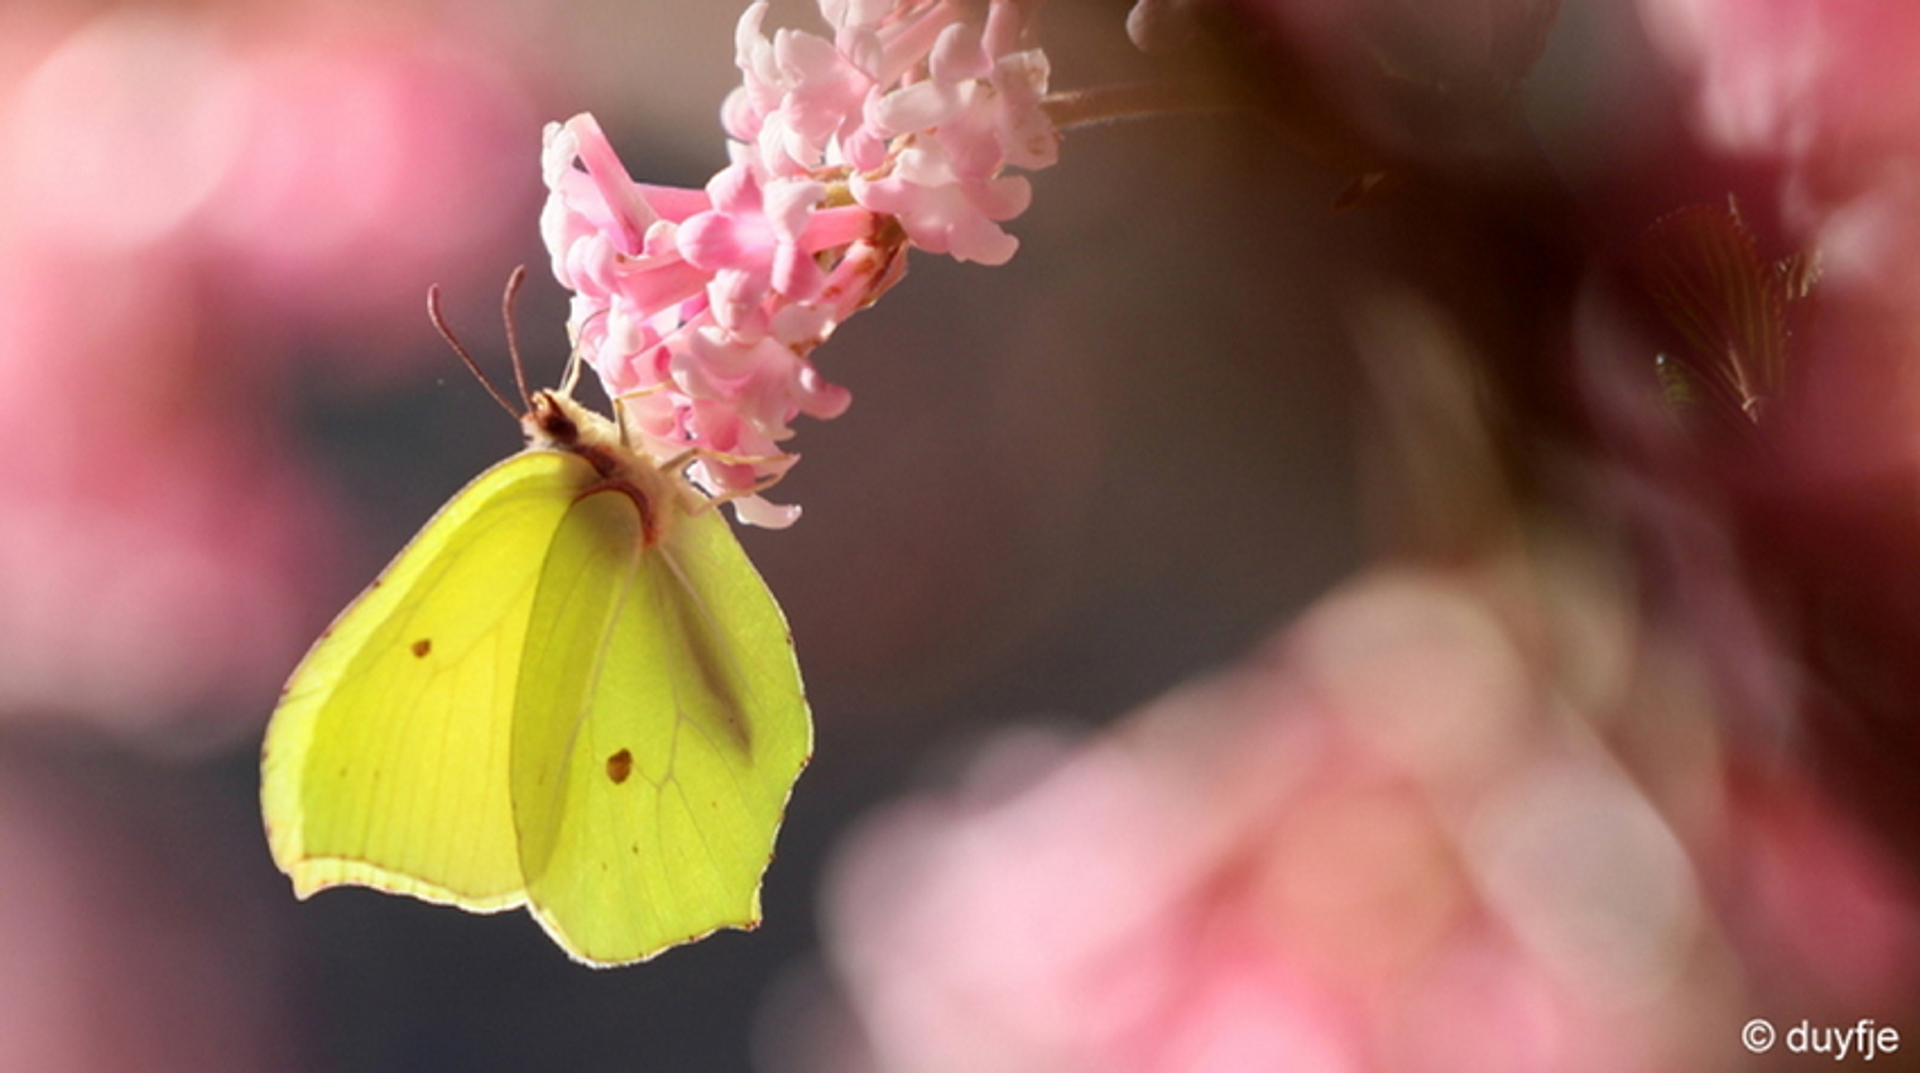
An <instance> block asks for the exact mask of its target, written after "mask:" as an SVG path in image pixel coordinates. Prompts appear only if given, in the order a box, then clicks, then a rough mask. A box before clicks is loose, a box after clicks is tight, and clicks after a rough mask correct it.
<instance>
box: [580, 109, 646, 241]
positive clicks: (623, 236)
mask: <svg viewBox="0 0 1920 1073" xmlns="http://www.w3.org/2000/svg"><path fill="white" fill-rule="evenodd" d="M567 129H568V130H569V131H571V132H572V133H573V136H574V138H575V139H577V140H578V143H579V153H580V162H581V163H582V164H584V165H586V168H587V175H588V176H589V177H590V178H592V179H593V184H594V186H595V187H596V188H597V189H598V190H599V191H600V196H601V198H602V200H603V201H604V202H605V204H606V206H607V208H608V209H609V211H610V212H611V213H612V217H613V223H614V226H615V229H616V230H615V234H616V237H617V239H618V242H619V244H620V252H622V253H626V254H636V253H639V252H640V247H641V243H642V241H643V240H644V239H645V237H646V233H647V227H648V225H650V224H652V223H653V221H654V219H655V217H654V214H653V210H652V209H651V208H649V207H648V206H647V202H646V199H645V198H642V197H641V196H640V191H639V189H638V188H637V187H635V186H634V184H633V178H632V177H631V176H629V175H628V174H627V169H626V166H625V165H623V164H621V163H620V157H619V155H618V154H616V153H615V152H614V151H613V146H612V144H610V143H609V142H608V141H607V136H606V135H605V134H604V133H602V132H601V130H600V123H599V121H598V120H596V119H594V118H593V115H592V113H589V112H582V113H580V114H579V115H577V116H574V117H573V118H572V119H569V120H567Z"/></svg>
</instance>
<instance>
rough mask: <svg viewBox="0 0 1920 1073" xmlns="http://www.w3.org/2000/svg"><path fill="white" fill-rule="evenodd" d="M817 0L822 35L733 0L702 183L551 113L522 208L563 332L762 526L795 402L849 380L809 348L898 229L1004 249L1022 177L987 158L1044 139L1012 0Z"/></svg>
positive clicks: (674, 448) (862, 289)
mask: <svg viewBox="0 0 1920 1073" xmlns="http://www.w3.org/2000/svg"><path fill="white" fill-rule="evenodd" d="M820 7H821V13H822V14H823V15H824V16H825V17H826V19H827V22H828V23H829V24H830V25H831V26H832V27H833V38H832V40H828V39H826V38H823V37H819V36H815V35H813V34H808V33H801V32H799V31H795V30H784V29H783V30H779V31H777V32H775V33H774V35H773V36H772V37H771V38H769V37H767V36H766V34H765V33H763V32H762V30H761V24H762V22H763V21H764V20H765V18H766V12H767V5H766V3H765V2H764V0H762V2H758V3H755V4H753V5H752V6H750V7H748V8H747V11H746V13H745V14H744V15H742V16H741V18H740V23H739V29H738V31H737V33H736V35H735V47H736V57H735V61H736V63H737V64H738V65H739V67H740V70H741V72H742V74H743V76H744V79H743V82H742V84H741V86H740V87H739V88H737V89H735V90H734V91H733V93H732V94H731V95H730V96H729V97H728V98H727V101H726V104H725V106H724V107H723V109H722V120H723V122H724V125H725V127H726V131H727V133H728V135H729V136H730V137H731V139H732V141H731V142H730V143H729V146H728V149H729V155H730V157H731V163H729V164H728V166H727V167H725V168H724V169H722V170H721V171H720V172H719V174H717V175H715V176H714V177H713V179H712V180H710V181H709V182H708V183H707V186H706V189H705V190H685V189H677V188H671V187H660V186H650V185H646V184H642V183H636V182H634V181H633V179H632V178H631V177H630V176H629V175H628V174H627V171H626V168H625V167H624V166H623V165H622V164H621V162H620V160H619V158H618V157H617V156H616V155H615V153H614V151H613V148H612V146H611V145H610V144H609V143H608V140H607V138H606V135H605V134H604V133H602V131H601V129H600V126H599V124H598V123H596V122H595V121H594V119H593V117H592V116H591V115H585V114H582V115H578V116H575V117H574V118H572V119H570V120H568V121H567V122H566V123H564V124H561V123H553V124H549V125H548V127H547V132H546V144H545V151H544V154H543V172H544V177H545V180H546V184H547V188H548V191H549V195H548V200H547V204H546V208H545V210H544V211H543V212H542V214H541V219H540V230H541V235H542V237H543V238H544V239H545V240H546V244H547V248H548V250H549V251H550V252H551V253H552V255H553V272H554V275H555V277H556V278H558V279H559V280H560V282H561V283H562V284H563V285H565V286H566V287H568V288H569V289H571V290H572V291H573V292H574V300H573V313H572V317H571V319H570V321H569V323H568V328H569V331H570V333H571V335H572V337H573V339H574V343H575V346H576V347H578V348H579V350H580V352H581V353H582V355H583V356H584V358H585V360H586V361H587V363H588V364H590V365H592V366H593V368H594V370H595V371H596V372H598V373H599V375H600V379H601V383H602V384H603V385H605V387H606V389H607V393H608V394H609V395H611V396H613V397H615V398H616V399H618V400H619V401H620V403H621V406H622V407H623V409H624V410H625V414H626V424H627V427H628V430H629V431H630V432H631V433H633V434H634V435H635V438H636V440H637V441H638V442H639V443H641V444H643V445H644V446H645V448H646V450H647V451H648V452H649V453H650V454H652V455H653V456H655V457H656V458H660V459H668V458H673V457H676V456H679V455H682V454H683V453H685V452H688V451H693V452H696V460H695V461H694V463H693V466H692V468H691V473H692V475H693V477H694V479H695V480H696V481H698V482H699V483H700V484H701V485H702V486H703V487H705V488H706V489H707V490H709V491H710V492H713V493H715V494H716V495H719V496H723V497H726V498H729V499H732V500H733V501H734V509H735V511H736V514H737V516H738V517H739V519H740V520H741V521H742V522H745V523H748V524H753V525H761V526H767V527H771V528H780V527H784V526H786V525H790V524H792V522H793V521H794V520H795V519H796V518H798V517H799V513H800V512H799V508H798V507H794V506H776V505H774V504H772V503H769V502H767V501H766V500H765V499H763V498H761V497H760V496H759V495H758V494H757V493H758V492H759V491H760V490H762V489H764V488H765V487H767V486H768V485H769V484H771V483H772V482H773V481H774V480H777V479H778V478H779V477H780V476H781V475H782V474H784V473H785V472H786V470H787V469H788V468H789V467H790V466H792V464H793V463H794V462H795V461H797V459H798V456H797V455H793V454H789V453H787V452H786V451H785V450H784V449H783V448H782V447H781V444H783V443H784V442H785V441H786V440H788V439H789V438H791V436H792V435H793V430H792V428H791V422H792V421H793V419H794V418H795V417H796V416H798V415H800V414H807V415H809V416H812V417H820V418H830V417H835V416H838V415H839V414H840V413H842V412H843V411H845V410H846V408H847V405H848V403H849V402H850V401H851V397H850V396H849V394H848V393H847V391H846V389H844V388H842V387H839V386H837V385H834V384H830V383H828V382H827V381H825V380H824V379H822V378H821V376H820V374H819V372H818V371H817V370H816V369H815V368H814V366H813V365H812V363H811V362H810V361H809V360H808V356H809V355H810V354H811V353H812V351H813V348H815V347H817V346H819V345H820V344H821V343H822V342H824V341H825V340H826V338H827V336H829V335H830V334H832V332H833V330H834V328H835V327H837V326H838V325H839V324H840V323H841V322H842V321H844V320H845V319H846V318H847V317H848V316H850V315H851V314H853V313H854V312H855V311H857V310H859V309H861V308H863V307H865V306H867V305H870V304H872V303H873V302H874V301H875V300H876V299H877V298H879V296H880V295H881V294H882V293H884V292H885V291H886V290H887V288H889V287H891V286H892V285H893V284H894V283H895V282H897V281H898V280H899V278H900V276H901V274H902V273H903V272H904V271H905V268H906V262H905V257H904V254H905V251H906V249H907V248H908V247H910V246H914V247H919V248H920V249H924V250H929V251H931V252H934V253H943V254H950V255H952V256H953V257H954V258H955V259H957V260H961V261H978V262H980V263H982V264H994V265H997V264H1003V263H1005V262H1006V261H1007V259H1008V258H1010V257H1012V256H1013V252H1014V250H1015V248H1016V247H1017V246H1018V245H1019V243H1018V240H1016V239H1015V238H1013V236H1011V235H1008V234H1007V233H1006V232H1005V231H1003V230H1001V228H1000V226H999V225H1000V224H1001V223H1004V222H1005V221H1007V220H1011V219H1012V218H1014V217H1015V216H1018V215H1019V214H1020V213H1021V212H1023V211H1024V210H1025V209H1026V207H1027V204H1028V202H1029V200H1030V199H1031V190H1030V188H1029V186H1028V183H1027V180H1026V179H1025V178H1022V177H1018V176H1012V175H1006V174H1003V171H1004V169H1005V168H1007V167H1008V166H1014V167H1020V168H1026V169H1038V168H1043V167H1046V166H1048V165H1050V164H1052V163H1053V162H1054V159H1055V156H1056V151H1057V139H1056V136H1055V133H1054V129H1053V125H1052V123H1051V122H1050V121H1049V120H1048V118H1047V116H1046V114H1045V112H1043V111H1042V110H1041V108H1040V101H1041V98H1042V97H1043V96H1044V95H1045V93H1046V88H1047V60H1046V56H1045V55H1044V54H1042V53H1041V52H1040V50H1039V49H1037V48H1022V47H1021V44H1022V38H1023V35H1024V34H1025V31H1026V25H1025V18H1024V15H1023V14H1022V12H1021V10H1020V7H1019V5H1018V4H1017V3H1015V2H1014V0H992V2H991V3H990V4H989V5H988V9H987V16H986V20H985V23H984V25H975V24H973V23H971V22H968V21H966V20H965V19H964V18H963V15H962V11H961V7H960V5H959V4H956V3H953V2H951V0H821V5H820Z"/></svg>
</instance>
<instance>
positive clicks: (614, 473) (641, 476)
mask: <svg viewBox="0 0 1920 1073" xmlns="http://www.w3.org/2000/svg"><path fill="white" fill-rule="evenodd" d="M520 427H521V429H522V431H524V432H525V433H526V436H527V448H528V450H534V451H564V452H566V453H568V454H572V455H577V456H579V457H580V458H582V459H585V460H586V461H587V462H588V463H590V464H591V465H592V466H593V468H594V471H595V472H596V473H598V474H599V475H600V480H599V481H598V482H597V483H595V484H593V485H591V486H590V487H588V488H585V489H582V490H581V493H580V494H581V495H583V496H585V495H590V494H592V493H594V492H602V491H619V492H624V493H626V494H627V495H628V496H629V497H631V498H632V499H633V502H634V504H635V506H637V507H639V509H640V517H641V520H642V524H643V528H644V532H645V537H644V540H645V542H646V546H647V547H652V546H654V545H655V544H658V543H659V542H660V541H661V540H662V539H664V538H665V537H666V534H667V529H668V527H669V526H670V525H671V524H672V519H673V517H674V516H675V515H676V514H677V513H679V511H681V510H685V509H686V504H685V503H683V502H681V501H680V496H681V495H682V494H684V492H685V488H686V485H685V482H683V481H681V480H679V479H678V478H677V477H675V476H674V475H673V474H672V473H670V472H668V471H667V470H665V469H663V468H662V467H660V466H659V465H658V464H656V463H655V462H654V461H653V460H652V459H651V458H649V457H648V456H646V455H644V454H642V453H640V452H638V451H635V450H634V449H633V448H631V447H628V446H627V445H626V444H625V443H623V442H621V437H620V430H619V427H618V426H616V425H615V424H614V423H613V422H612V421H609V420H607V419H606V418H605V417H602V416H601V415H599V414H597V413H594V412H593V411H592V410H589V409H587V408H586V407H584V406H581V405H580V404H579V403H577V402H575V401H573V400H572V399H570V398H568V397H566V396H565V395H562V394H560V393H559V392H555V391H536V392H534V393H533V397H532V399H531V400H529V404H528V408H527V412H526V414H525V415H524V416H522V417H521V418H520Z"/></svg>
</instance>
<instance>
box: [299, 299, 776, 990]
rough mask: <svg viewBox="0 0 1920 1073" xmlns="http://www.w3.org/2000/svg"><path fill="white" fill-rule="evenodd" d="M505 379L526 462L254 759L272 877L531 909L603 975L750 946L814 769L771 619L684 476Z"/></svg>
mask: <svg viewBox="0 0 1920 1073" xmlns="http://www.w3.org/2000/svg"><path fill="white" fill-rule="evenodd" d="M519 279H520V274H519V273H517V272H516V274H515V277H514V281H513V282H512V283H510V284H509V286H508V293H507V306H508V310H507V312H508V321H509V332H511V303H512V297H513V290H514V288H515V287H516V286H517V284H518V282H519ZM429 305H430V307H432V309H433V316H434V321H435V324H436V325H439V326H441V328H442V330H443V332H444V331H445V328H444V324H443V322H442V321H441V320H440V317H439V312H438V308H437V305H436V304H435V303H434V300H433V296H432V295H429ZM509 339H510V340H511V335H510V336H509ZM449 341H452V338H451V336H449ZM454 347H455V349H456V351H458V352H459V353H460V356H461V358H462V359H463V360H464V361H466V362H467V363H468V365H469V367H470V368H473V369H474V371H475V374H476V375H478V374H479V370H478V368H477V366H475V364H474V362H473V359H472V358H471V357H470V356H469V355H468V354H467V353H466V352H465V350H464V349H462V348H461V347H460V346H459V344H458V343H457V342H456V343H454ZM514 368H515V374H516V378H517V379H520V380H521V381H522V383H521V395H522V398H523V399H524V400H525V404H526V411H525V414H524V416H522V417H521V418H520V422H521V426H522V429H523V430H524V431H525V433H526V438H527V446H526V449H525V450H523V451H521V452H520V453H519V454H516V455H514V456H513V457H511V458H508V459H507V460H506V461H504V462H501V463H499V464H498V465H495V466H494V467H492V468H491V469H488V470H487V471H486V472H484V473H482V474H481V475H480V476H479V477H477V478H475V479H474V481H473V482H472V483H471V484H469V485H467V486H466V487H465V488H463V489H461V491H460V492H459V493H458V494H456V495H455V496H454V497H453V499H452V500H450V501H449V502H448V503H447V504H446V506H444V507H442V508H441V509H440V511H439V513H437V514H435V515H434V516H433V518H432V519H431V520H430V521H428V522H427V524H426V526H425V528H423V529H421V530H420V532H419V534H418V535H417V536H415V537H414V538H413V540H412V542H411V543H409V544H408V545H407V546H406V548H405V549H403V550H402V551H401V552H400V554H399V556H398V557H396V558H395V559H394V560H393V562H392V563H391V564H390V565H388V567H387V568H386V570H384V571H383V572H382V573H381V574H380V576H379V577H378V578H377V579H375V580H374V582H373V584H372V585H371V586H369V587H368V588H367V590H366V591H365V592H363V593H361V594H360V596H359V597H358V598H357V599H355V600H354V602H353V603H352V604H351V605H349V606H348V607H347V609H346V610H345V611H344V612H342V613H341V614H340V617H339V618H338V619H336V620H335V621H334V623H333V625H332V626H331V627H329V628H328V629H327V631H326V632H325V633H323V634H321V636H320V639H319V641H317V642H316V643H315V644H314V646H313V648H312V650H311V651H309V652H308V653H307V656H306V658H305V659H304V660H302V661H301V663H300V665H299V667H298V668H297V669H295V671H294V672H293V676H292V678H291V679H290V680H289V681H288V683H287V685H286V688H285V690H284V691H283V692H282V695H281V699H280V703H279V706H278V707H277V708H276V709H275V710H274V714H273V721H272V723H271V724H270V725H269V726H268V728H267V736H266V743H265V746H264V748H263V750H262V755H261V806H262V813H263V815H264V817H265V821H266V828H267V840H268V843H269V845H270V847H271V849H272V852H273V859H274V862H275V863H276V864H278V865H279V867H280V869H281V871H283V872H285V873H287V875H289V876H290V877H292V879H293V887H294V893H295V894H296V895H298V896H299V897H301V898H305V897H307V896H309V895H311V894H313V893H314V892H316V891H319V890H323V889H325V888H327V887H333V886H339V885H342V884H357V885H361V886H367V887H373V888H376V889H379V890H384V891H389V892H392V893H396V894H408V895H412V896H414V897H417V898H423V899H425V900H427V901H430V902H439V903H442V904H447V905H455V906H459V907H460V908H462V909H468V910H472V911H474V912H494V911H498V910H502V909H511V908H513V907H515V906H519V905H526V906H527V907H528V908H529V909H531V910H532V912H533V915H534V916H535V917H536V918H537V919H538V920H539V921H540V923H541V925H542V926H544V927H545V928H546V930H547V932H548V934H550V935H551V936H552V937H553V938H554V941H556V942H558V943H559V944H560V945H561V946H562V947H563V948H565V950H566V951H567V952H568V953H569V954H571V955H572V956H574V957H575V958H577V959H579V960H580V961H583V962H586V963H587V964H590V965H597V966H610V965H620V964H625V963H629V962H633V961H642V960H645V959H647V958H651V957H653V956H654V955H656V954H658V953H660V952H661V951H663V950H665V949H667V948H668V947H671V946H675V945H677V944H680V943H684V942H689V941H691V940H694V939H698V938H700V937H702V936H704V935H707V934H709V933H711V932H713V931H715V930H717V929H720V928H727V927H733V928H752V927H754V926H756V925H757V924H758V923H759V920H760V881H761V877H762V875H763V874H764V873H765V871H766V868H767V865H768V864H769V862H770V861H771V859H772V853H773V843H774V837H775V835H776V833H777V832H778V830H779V826H780V820H781V817H782V814H783V813H784V812H785V810H786V804H787V799H788V796H789V794H790V793H791V791H792V788H793V783H794V780H795V779H797V778H798V777H799V774H800V770H801V768H803V767H804V766H805V765H806V762H807V759H808V757H809V756H810V754H811V752H812V748H813V725H812V721H811V719H810V717H809V714H808V711H807V703H806V699H805V696H804V694H803V692H802V688H801V683H800V672H799V666H798V664H797V662H796V661H795V658H794V652H793V641H792V638H791V636H790V634H789V632H788V629H787V623H786V619H785V618H784V616H783V615H782V614H781V612H780V608H779V606H778V605H777V604H776V603H775V602H774V600H773V596H772V594H771V593H769V592H768V591H767V587H766V584H765V582H763V581H762V580H761V579H760V576H759V574H758V573H757V572H755V570H754V568H753V564H752V563H751V562H749V561H748V560H747V557H746V554H745V552H743V551H742V550H741V548H740V545H739V543H738V542H737V541H736V540H735V539H734V537H733V533H732V531H731V530H730V529H729V527H728V525H727V522H726V520H725V519H724V518H722V517H721V516H720V512H719V511H718V510H717V509H715V506H716V505H715V503H714V502H713V501H711V500H709V499H707V498H706V497H705V496H703V495H701V494H700V493H699V492H697V491H695V490H694V489H693V488H692V487H691V486H690V485H688V484H687V482H686V481H685V480H684V479H683V478H682V477H681V476H680V475H679V473H678V472H677V471H678V468H679V467H678V465H676V464H673V463H669V464H668V465H666V466H660V465H657V464H655V463H654V462H653V461H652V460H651V459H650V458H648V457H646V456H644V455H642V454H640V453H637V452H635V451H634V450H632V449H630V448H629V447H628V446H627V445H626V443H625V442H624V438H623V437H622V435H621V430H620V429H619V428H618V427H617V426H616V425H615V423H614V422H612V421H610V420H608V419H607V418H605V417H602V416H601V415H599V414H596V413H594V412H592V411H590V410H587V409H585V408H584V407H582V406H580V405H579V404H578V403H576V402H574V401H573V400H572V399H571V398H570V397H569V396H568V392H567V391H566V389H564V388H563V389H561V390H558V391H536V392H533V393H532V394H531V395H529V394H528V393H527V391H526V389H525V385H524V378H523V377H520V375H519V371H520V361H519V355H518V351H517V348H515V353H514ZM570 379H571V378H570ZM481 381H482V383H483V384H486V386H487V388H488V390H489V391H492V392H493V394H494V396H495V397H496V398H501V396H500V393H499V392H498V391H497V390H495V389H494V388H493V387H492V385H491V383H488V382H487V381H486V378H485V377H484V376H482V377H481ZM502 404H503V405H506V403H505V400H504V399H502ZM508 409H509V411H510V412H511V410H512V407H511V406H508ZM680 461H681V462H682V463H684V461H685V460H680Z"/></svg>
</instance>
